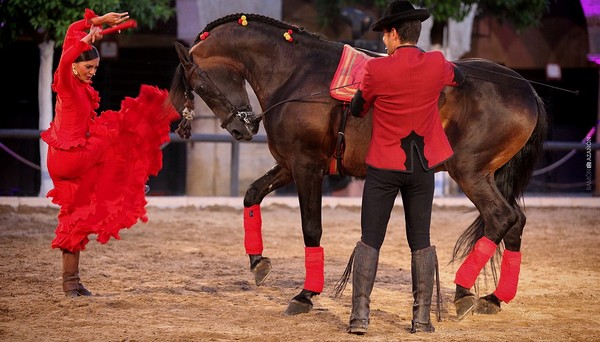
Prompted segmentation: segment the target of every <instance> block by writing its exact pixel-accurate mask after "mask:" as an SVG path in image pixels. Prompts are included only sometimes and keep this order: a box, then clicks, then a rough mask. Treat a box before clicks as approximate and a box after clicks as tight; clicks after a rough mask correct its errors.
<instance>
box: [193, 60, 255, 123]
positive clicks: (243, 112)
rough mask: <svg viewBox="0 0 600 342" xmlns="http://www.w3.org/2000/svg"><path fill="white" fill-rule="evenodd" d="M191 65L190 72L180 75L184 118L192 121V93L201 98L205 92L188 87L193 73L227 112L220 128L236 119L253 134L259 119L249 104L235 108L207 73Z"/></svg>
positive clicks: (196, 65) (195, 65) (194, 64)
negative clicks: (208, 88)
mask: <svg viewBox="0 0 600 342" xmlns="http://www.w3.org/2000/svg"><path fill="white" fill-rule="evenodd" d="M192 64H193V66H192V68H190V70H189V71H188V72H185V73H182V75H183V78H184V80H183V82H184V85H185V98H186V100H187V101H186V103H185V108H184V110H183V116H184V118H185V119H187V120H190V121H191V120H193V117H194V113H193V110H194V105H193V100H194V95H193V91H194V92H196V93H197V94H198V95H200V96H202V94H201V93H204V92H205V91H204V90H203V91H200V92H198V91H196V90H195V89H194V90H192V88H191V87H190V85H191V82H190V81H191V79H192V76H193V75H194V73H197V75H198V77H200V79H201V80H202V81H203V82H204V83H205V84H207V85H208V86H209V87H210V88H212V89H211V90H212V92H213V93H214V95H215V97H216V98H217V100H219V102H221V104H222V105H223V106H224V107H225V108H227V111H228V112H229V114H228V115H227V117H226V118H225V119H224V120H222V121H221V128H225V127H227V125H229V124H230V123H231V121H233V119H235V118H237V119H238V120H240V121H241V122H242V124H243V125H244V127H246V129H247V130H248V132H250V133H253V130H254V126H256V124H257V123H258V122H259V121H260V120H261V117H260V116H256V115H255V114H254V112H253V111H252V106H251V105H250V104H247V105H244V106H242V107H239V108H238V107H236V106H235V105H234V104H233V103H231V101H230V100H229V99H228V98H227V97H226V96H225V95H224V94H223V92H221V90H220V89H219V87H217V85H216V84H215V83H214V82H213V81H212V80H211V79H210V77H209V76H208V73H207V72H206V71H205V70H203V69H202V68H200V66H198V64H196V63H195V62H194V61H192ZM184 69H185V68H184ZM219 120H220V119H219Z"/></svg>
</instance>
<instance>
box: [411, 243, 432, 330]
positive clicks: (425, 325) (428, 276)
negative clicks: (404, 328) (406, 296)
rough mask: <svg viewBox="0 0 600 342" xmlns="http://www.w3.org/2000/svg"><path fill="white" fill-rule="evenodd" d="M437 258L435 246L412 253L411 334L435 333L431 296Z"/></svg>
mask: <svg viewBox="0 0 600 342" xmlns="http://www.w3.org/2000/svg"><path fill="white" fill-rule="evenodd" d="M436 264H437V256H436V253H435V246H429V247H427V248H423V249H420V250H418V251H415V252H413V253H412V260H411V263H410V269H411V273H412V290H413V297H414V300H415V301H414V303H413V319H412V327H411V329H410V332H411V333H416V332H417V331H423V332H434V331H435V328H434V327H433V324H432V323H431V318H430V316H429V313H430V310H431V296H432V294H433V277H434V274H435V266H436Z"/></svg>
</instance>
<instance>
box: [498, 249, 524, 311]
mask: <svg viewBox="0 0 600 342" xmlns="http://www.w3.org/2000/svg"><path fill="white" fill-rule="evenodd" d="M520 271H521V252H511V251H509V250H504V254H503V255H502V265H501V266H500V280H499V281H498V287H497V288H496V291H494V294H495V295H496V297H498V299H500V300H501V301H503V302H505V303H508V302H510V301H511V300H512V299H513V298H515V295H516V294H517V286H518V285H519V272H520Z"/></svg>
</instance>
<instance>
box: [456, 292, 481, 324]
mask: <svg viewBox="0 0 600 342" xmlns="http://www.w3.org/2000/svg"><path fill="white" fill-rule="evenodd" d="M476 305H477V299H476V298H475V296H474V295H469V296H465V297H462V298H460V299H458V300H455V301H454V306H455V307H456V317H457V318H458V320H459V321H460V320H462V319H463V318H465V317H466V316H467V315H468V314H472V313H473V309H474V308H475V306H476Z"/></svg>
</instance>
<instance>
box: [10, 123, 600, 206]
mask: <svg viewBox="0 0 600 342" xmlns="http://www.w3.org/2000/svg"><path fill="white" fill-rule="evenodd" d="M40 133H41V131H40V130H37V129H0V138H6V139H39V138H40ZM169 136H170V138H171V143H189V142H210V143H230V144H231V167H230V171H229V172H230V177H231V178H230V185H229V194H230V196H237V195H238V193H239V180H240V178H239V177H240V175H239V172H240V142H239V141H237V140H235V139H233V137H231V136H230V135H226V134H199V133H193V134H192V135H191V136H190V138H189V139H183V138H181V137H179V135H177V134H176V133H169ZM266 142H267V137H266V136H265V135H256V136H254V138H253V139H252V140H251V141H245V142H242V143H244V144H245V143H266ZM544 149H545V150H554V151H569V150H589V149H591V150H600V143H591V144H590V143H587V144H586V143H584V142H565V141H546V142H545V143H544Z"/></svg>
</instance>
